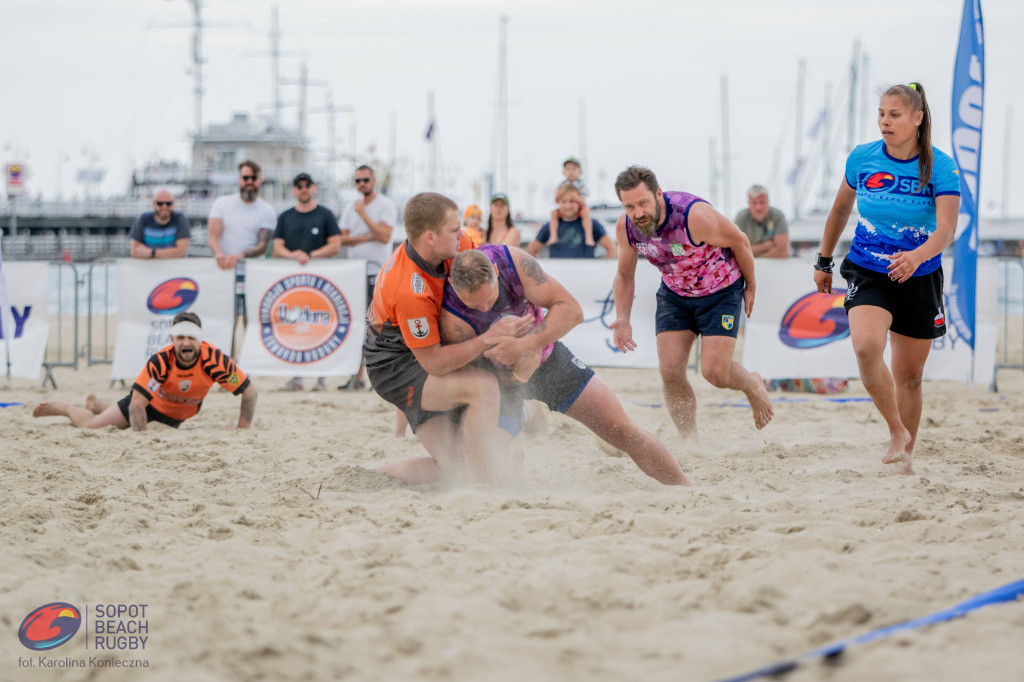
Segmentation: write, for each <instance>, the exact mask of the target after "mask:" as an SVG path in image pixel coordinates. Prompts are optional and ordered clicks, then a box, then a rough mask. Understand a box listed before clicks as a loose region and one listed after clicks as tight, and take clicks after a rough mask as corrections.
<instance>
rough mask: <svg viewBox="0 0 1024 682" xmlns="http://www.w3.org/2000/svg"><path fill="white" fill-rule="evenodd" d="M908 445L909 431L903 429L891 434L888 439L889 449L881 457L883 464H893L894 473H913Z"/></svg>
mask: <svg viewBox="0 0 1024 682" xmlns="http://www.w3.org/2000/svg"><path fill="white" fill-rule="evenodd" d="M908 445H910V432H909V431H907V430H906V429H903V430H902V431H901V432H900V433H896V434H893V435H892V436H891V437H890V440H889V450H888V451H887V452H886V453H885V456H884V457H882V463H883V464H895V465H896V473H899V474H903V475H905V476H910V475H913V473H914V469H913V468H912V467H911V466H910V453H909V452H907V446H908Z"/></svg>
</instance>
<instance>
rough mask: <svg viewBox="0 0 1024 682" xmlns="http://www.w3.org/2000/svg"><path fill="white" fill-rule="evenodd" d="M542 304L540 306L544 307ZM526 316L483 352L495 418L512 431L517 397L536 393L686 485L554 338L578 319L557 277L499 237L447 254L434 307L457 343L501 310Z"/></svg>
mask: <svg viewBox="0 0 1024 682" xmlns="http://www.w3.org/2000/svg"><path fill="white" fill-rule="evenodd" d="M542 308H546V309H547V311H548V312H547V314H546V315H545V314H544V312H543V310H541V309H542ZM509 316H511V317H513V318H522V317H524V316H527V317H529V318H530V319H532V320H534V322H535V326H534V328H533V329H532V330H531V333H529V334H527V335H524V336H521V337H514V336H503V337H501V338H500V339H498V341H497V343H496V345H495V346H494V347H493V348H491V349H490V350H488V351H486V352H485V353H484V355H485V356H486V357H487V358H489V359H490V360H491V361H492V362H490V363H486V365H488V366H489V368H490V369H491V370H492V371H494V372H495V373H496V375H497V376H498V377H499V383H500V385H501V417H500V419H501V425H502V428H503V429H505V430H506V431H508V432H509V433H511V434H513V435H514V434H515V433H516V432H517V431H518V427H519V419H520V416H521V415H522V405H523V401H524V400H527V399H534V400H539V401H541V402H543V403H544V404H546V405H547V406H548V408H549V409H551V410H555V411H557V412H562V413H564V414H566V415H568V416H569V417H572V418H573V419H575V420H576V421H578V422H580V423H581V424H583V425H584V426H586V427H587V428H589V429H590V430H591V431H593V432H594V433H595V434H597V435H598V436H599V437H600V438H602V439H603V440H605V441H606V442H607V443H609V444H610V445H612V446H614V447H616V448H619V449H620V450H623V451H624V452H625V453H626V454H628V455H629V456H630V458H631V459H632V460H633V461H634V462H635V463H636V465H637V466H638V467H640V469H641V470H642V471H643V472H644V473H646V474H647V475H648V476H651V477H652V478H654V479H656V480H658V481H660V482H662V483H664V484H666V485H689V484H690V482H689V480H687V478H686V474H684V473H683V470H682V469H681V468H680V467H679V462H677V461H676V459H675V458H674V457H673V456H672V455H671V453H669V451H668V449H666V448H665V446H664V445H663V444H662V443H661V442H660V441H659V440H658V439H657V438H655V437H654V436H653V435H651V434H650V433H647V432H646V431H644V430H643V429H641V428H640V427H639V426H638V425H637V423H636V422H634V421H633V420H632V419H630V417H629V415H627V414H626V412H625V410H623V409H622V404H621V403H619V400H618V398H616V397H615V394H614V393H612V391H611V389H610V388H609V387H608V386H607V385H606V384H605V383H604V382H603V381H602V380H601V379H600V377H597V376H595V375H594V370H592V369H590V368H589V367H587V366H586V365H585V364H584V363H583V362H582V361H581V360H580V359H579V358H577V357H576V356H575V355H573V354H572V352H571V351H570V350H569V349H568V348H566V346H565V345H564V344H563V343H562V342H561V341H559V339H560V338H562V337H563V336H565V335H566V334H567V333H568V332H569V331H571V330H572V328H573V327H575V326H576V325H577V324H579V323H580V322H582V320H583V310H582V308H581V307H580V304H579V302H578V301H577V300H576V299H575V298H573V296H572V294H570V293H569V292H568V291H567V290H566V288H565V287H564V286H562V284H560V283H559V282H558V281H557V280H556V279H554V278H553V277H551V276H549V275H548V274H547V273H545V272H544V270H543V269H542V268H541V267H540V264H539V263H538V262H537V261H536V260H535V259H534V258H533V257H532V256H531V255H529V254H528V253H526V252H524V251H522V250H520V249H517V248H514V247H508V246H504V245H501V244H486V245H484V246H481V247H480V248H479V249H477V250H475V251H463V252H462V253H460V254H459V255H458V256H456V257H455V260H454V261H453V262H452V268H451V275H450V279H449V283H448V285H447V286H446V287H445V293H444V309H443V311H442V312H441V320H440V322H441V338H442V339H443V340H445V341H446V342H449V343H465V342H466V341H469V340H471V339H474V338H477V337H478V336H480V335H481V334H484V333H488V334H490V333H493V332H489V331H488V330H493V327H492V325H494V324H495V323H500V320H501V319H503V318H505V317H509Z"/></svg>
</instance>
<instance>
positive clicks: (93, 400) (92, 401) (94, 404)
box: [85, 393, 104, 414]
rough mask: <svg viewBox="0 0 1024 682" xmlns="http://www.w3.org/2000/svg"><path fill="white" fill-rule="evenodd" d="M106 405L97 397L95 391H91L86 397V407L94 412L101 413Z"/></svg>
mask: <svg viewBox="0 0 1024 682" xmlns="http://www.w3.org/2000/svg"><path fill="white" fill-rule="evenodd" d="M103 408H104V405H103V403H101V402H100V401H99V398H97V397H96V394H95V393H90V394H89V395H87V396H86V397H85V409H87V410H89V411H90V412H92V413H93V414H99V413H100V412H102V411H103Z"/></svg>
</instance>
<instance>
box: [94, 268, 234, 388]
mask: <svg viewBox="0 0 1024 682" xmlns="http://www.w3.org/2000/svg"><path fill="white" fill-rule="evenodd" d="M234 294H235V271H234V270H226V271H225V270H221V269H220V268H218V267H217V264H216V262H215V261H214V260H213V259H212V258H189V259H182V260H163V259H161V260H140V259H135V258H122V259H119V260H118V261H117V340H116V342H115V346H114V360H113V365H112V366H111V370H110V378H111V379H127V380H132V379H135V377H137V376H138V375H139V372H141V371H142V368H143V366H144V365H145V364H146V361H147V360H148V359H149V357H150V356H151V355H153V353H156V352H157V351H158V350H160V349H161V348H163V347H165V346H167V345H169V344H170V343H171V337H170V332H171V321H172V320H173V319H174V316H175V315H177V314H178V313H180V312H183V311H185V310H188V311H189V312H193V313H195V314H197V315H199V319H200V320H201V321H202V323H203V340H204V341H208V342H210V343H212V344H213V345H214V346H217V347H218V348H220V349H221V350H224V351H228V352H230V350H231V333H232V331H233V329H234V322H235V316H234V310H235V303H234Z"/></svg>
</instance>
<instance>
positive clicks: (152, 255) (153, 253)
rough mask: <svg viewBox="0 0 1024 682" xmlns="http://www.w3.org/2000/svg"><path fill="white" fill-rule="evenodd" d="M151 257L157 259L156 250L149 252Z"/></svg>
mask: <svg viewBox="0 0 1024 682" xmlns="http://www.w3.org/2000/svg"><path fill="white" fill-rule="evenodd" d="M149 257H150V258H156V249H150V250H149Z"/></svg>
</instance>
